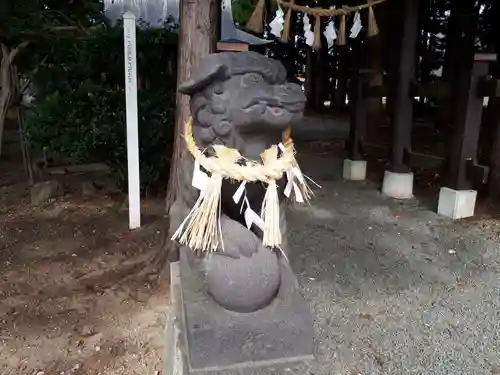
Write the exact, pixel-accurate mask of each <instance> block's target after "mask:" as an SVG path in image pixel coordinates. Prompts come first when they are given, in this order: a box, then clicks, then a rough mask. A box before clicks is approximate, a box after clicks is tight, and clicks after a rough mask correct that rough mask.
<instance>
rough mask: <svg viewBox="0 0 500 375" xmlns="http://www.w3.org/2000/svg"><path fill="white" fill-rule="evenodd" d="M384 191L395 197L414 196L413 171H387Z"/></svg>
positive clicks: (383, 186) (407, 197)
mask: <svg viewBox="0 0 500 375" xmlns="http://www.w3.org/2000/svg"><path fill="white" fill-rule="evenodd" d="M382 193H383V194H385V195H387V196H388V197H391V198H395V199H410V198H413V173H396V172H391V171H385V173H384V181H383V182H382Z"/></svg>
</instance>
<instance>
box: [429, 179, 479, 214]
mask: <svg viewBox="0 0 500 375" xmlns="http://www.w3.org/2000/svg"><path fill="white" fill-rule="evenodd" d="M476 198H477V191H475V190H453V189H450V188H447V187H442V188H441V190H440V191H439V201H438V214H439V215H442V216H446V217H449V218H451V219H453V220H457V219H464V218H466V217H472V216H474V208H475V206H476Z"/></svg>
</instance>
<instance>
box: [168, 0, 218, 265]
mask: <svg viewBox="0 0 500 375" xmlns="http://www.w3.org/2000/svg"><path fill="white" fill-rule="evenodd" d="M218 2H220V1H217V0H182V1H181V4H180V7H181V9H180V30H179V52H178V63H177V83H178V84H179V83H181V82H184V81H185V80H187V79H188V78H189V76H190V75H191V72H192V70H193V68H195V67H196V66H197V65H198V63H199V62H200V61H201V60H202V59H203V58H204V57H205V56H207V55H208V54H210V53H212V52H215V47H216V45H217V35H218V33H219V32H218V19H219V18H220V12H217V9H219V7H218V5H217V3H218ZM214 15H216V17H214ZM189 116H190V112H189V97H188V96H186V95H182V94H180V93H177V99H176V119H175V138H174V152H173V155H172V161H171V164H170V175H169V180H168V188H167V197H166V202H165V203H166V212H167V216H168V214H169V211H170V207H171V205H172V203H173V202H174V200H175V198H176V196H177V189H178V186H179V184H178V164H179V158H180V155H181V151H182V147H184V144H183V137H182V133H183V129H184V124H185V123H186V121H187V119H188V118H189ZM164 242H165V243H164V249H163V251H164V253H165V256H166V257H168V258H169V259H170V260H175V259H177V258H178V254H177V253H178V247H177V246H176V244H175V243H173V242H172V241H170V239H169V238H168V235H167V236H166V238H165V241H164Z"/></svg>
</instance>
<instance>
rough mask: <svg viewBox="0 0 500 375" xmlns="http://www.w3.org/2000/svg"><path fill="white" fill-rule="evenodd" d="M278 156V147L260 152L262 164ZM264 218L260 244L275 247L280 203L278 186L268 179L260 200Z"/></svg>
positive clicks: (277, 243)
mask: <svg viewBox="0 0 500 375" xmlns="http://www.w3.org/2000/svg"><path fill="white" fill-rule="evenodd" d="M277 158H278V148H277V147H276V146H272V147H270V148H269V149H267V150H266V151H264V153H263V154H262V161H263V163H264V165H266V164H269V163H272V162H273V161H276V160H277ZM260 216H261V218H262V220H264V237H263V239H262V244H263V245H264V246H267V247H271V248H272V247H276V246H279V245H280V244H281V231H280V203H279V199H278V187H277V185H276V181H275V180H271V179H270V180H269V181H268V184H267V190H266V195H265V196H264V201H263V202H262V211H261V213H260Z"/></svg>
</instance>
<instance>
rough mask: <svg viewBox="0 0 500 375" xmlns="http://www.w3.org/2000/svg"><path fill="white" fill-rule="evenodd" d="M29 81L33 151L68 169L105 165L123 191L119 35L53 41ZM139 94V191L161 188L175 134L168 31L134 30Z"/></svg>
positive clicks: (172, 37) (172, 33)
mask: <svg viewBox="0 0 500 375" xmlns="http://www.w3.org/2000/svg"><path fill="white" fill-rule="evenodd" d="M39 49H45V50H46V54H47V56H49V58H48V59H47V60H46V61H45V62H44V64H43V65H42V66H40V67H39V70H38V73H37V74H36V76H35V77H34V80H33V82H34V84H35V87H37V91H38V92H37V94H36V99H35V102H34V105H32V106H30V108H29V109H28V110H27V116H26V118H27V121H26V122H27V124H26V133H27V138H28V140H29V142H30V144H31V146H32V147H34V148H37V149H45V150H48V151H49V152H50V151H55V152H58V153H61V154H62V155H64V156H65V157H67V158H69V160H70V161H71V162H73V163H87V162H96V161H98V162H104V163H107V164H108V165H109V166H110V167H111V168H113V170H114V171H116V172H117V176H118V183H119V185H120V186H121V187H125V186H126V181H127V157H126V126H125V92H124V56H123V29H122V28H121V27H120V25H118V26H116V27H112V28H107V29H105V28H102V29H98V30H92V32H91V34H90V35H89V36H85V37H78V38H77V37H69V36H67V37H58V38H55V39H54V40H53V41H51V43H50V44H48V45H46V46H39ZM137 58H138V77H139V86H140V90H139V93H138V101H139V144H140V162H141V188H142V190H143V191H145V190H151V189H155V188H159V187H163V186H164V183H165V181H166V178H167V176H168V161H169V158H170V155H171V150H172V143H173V134H174V110H175V85H176V69H175V65H176V61H177V33H176V30H175V29H173V28H172V27H166V28H164V29H153V30H152V29H144V30H140V29H138V31H137Z"/></svg>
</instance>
